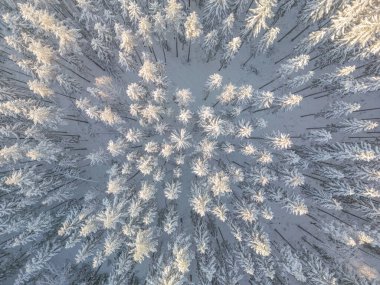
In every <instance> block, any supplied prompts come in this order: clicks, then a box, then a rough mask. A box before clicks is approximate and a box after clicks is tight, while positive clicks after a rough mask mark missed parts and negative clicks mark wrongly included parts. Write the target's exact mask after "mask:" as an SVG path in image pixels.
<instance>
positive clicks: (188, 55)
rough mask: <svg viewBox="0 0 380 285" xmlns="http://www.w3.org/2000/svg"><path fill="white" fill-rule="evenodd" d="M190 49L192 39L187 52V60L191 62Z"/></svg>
mask: <svg viewBox="0 0 380 285" xmlns="http://www.w3.org/2000/svg"><path fill="white" fill-rule="evenodd" d="M190 49H191V41H189V51H188V52H187V62H190Z"/></svg>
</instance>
